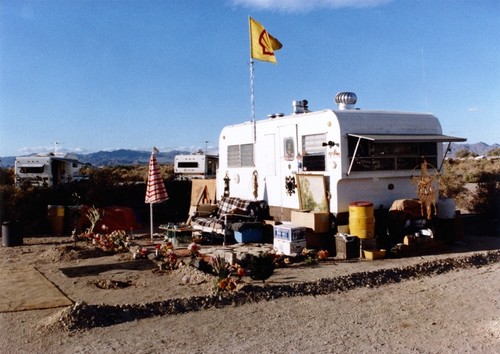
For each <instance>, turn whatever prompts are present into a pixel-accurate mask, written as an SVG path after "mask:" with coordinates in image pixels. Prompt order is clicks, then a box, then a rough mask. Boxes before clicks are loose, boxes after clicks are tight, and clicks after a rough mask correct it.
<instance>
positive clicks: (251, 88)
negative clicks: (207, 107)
mask: <svg viewBox="0 0 500 354" xmlns="http://www.w3.org/2000/svg"><path fill="white" fill-rule="evenodd" d="M248 36H249V39H250V106H251V110H252V125H253V142H254V143H255V140H256V136H257V133H256V127H255V94H254V75H253V64H254V61H253V58H252V45H253V42H252V25H251V17H250V16H248Z"/></svg>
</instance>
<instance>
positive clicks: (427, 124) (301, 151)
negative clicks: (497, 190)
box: [217, 92, 466, 221]
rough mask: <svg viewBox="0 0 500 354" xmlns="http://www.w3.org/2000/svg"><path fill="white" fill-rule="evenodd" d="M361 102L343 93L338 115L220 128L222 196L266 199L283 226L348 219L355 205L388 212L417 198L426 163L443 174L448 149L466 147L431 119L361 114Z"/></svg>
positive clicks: (302, 115)
mask: <svg viewBox="0 0 500 354" xmlns="http://www.w3.org/2000/svg"><path fill="white" fill-rule="evenodd" d="M356 100H357V98H356V95H355V94H354V93H350V92H343V93H339V94H337V96H336V97H335V101H336V103H337V104H338V109H326V110H321V111H314V112H312V111H309V109H308V107H307V101H305V100H304V101H294V112H293V114H291V115H288V116H284V115H283V114H276V115H270V116H268V119H265V120H259V121H255V122H246V123H242V124H237V125H231V126H226V127H225V128H223V130H222V132H221V134H220V140H219V172H218V175H217V191H218V196H219V197H220V196H221V195H222V194H223V193H224V194H225V195H230V196H233V197H240V198H246V199H264V200H266V201H267V202H268V204H269V206H270V212H271V215H272V216H273V217H274V218H275V220H279V221H289V220H290V214H291V210H300V209H302V210H306V209H307V210H313V211H328V212H330V213H333V214H334V215H337V214H339V213H346V212H348V210H349V204H350V203H352V202H355V201H370V202H372V203H373V205H374V207H375V208H379V207H383V208H389V207H390V206H391V204H392V203H393V201H394V200H397V199H406V198H416V197H417V192H416V187H415V185H414V184H413V183H412V178H411V177H412V175H419V173H420V171H419V168H420V165H421V163H422V162H423V160H425V161H426V162H427V163H429V164H431V165H432V166H435V167H436V170H439V169H440V168H441V165H442V161H443V160H444V154H443V143H451V142H458V141H465V140H466V139H463V138H457V137H452V136H446V135H443V134H442V130H441V125H440V123H439V121H438V119H437V118H436V117H435V116H433V115H432V114H428V113H404V112H388V111H372V110H360V109H356V108H354V105H355V103H356ZM448 146H449V144H448ZM446 151H447V149H446ZM429 172H432V170H431V169H430V170H429ZM434 173H435V171H434ZM297 185H298V186H299V187H300V188H297Z"/></svg>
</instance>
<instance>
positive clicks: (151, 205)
mask: <svg viewBox="0 0 500 354" xmlns="http://www.w3.org/2000/svg"><path fill="white" fill-rule="evenodd" d="M149 224H150V225H151V226H150V229H151V243H153V203H149Z"/></svg>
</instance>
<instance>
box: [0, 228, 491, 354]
mask: <svg viewBox="0 0 500 354" xmlns="http://www.w3.org/2000/svg"><path fill="white" fill-rule="evenodd" d="M83 254H84V253H81V252H80V253H77V252H76V253H75V252H74V250H72V242H71V240H70V238H69V237H32V238H25V239H24V243H23V245H22V246H16V247H1V248H0V266H1V267H2V271H3V272H4V273H3V274H8V273H9V272H14V271H15V270H19V269H28V268H29V269H35V270H36V271H37V272H38V273H39V274H41V275H43V277H44V278H45V279H46V280H48V282H50V283H51V284H52V285H53V286H54V287H55V288H57V289H58V290H59V291H60V292H61V293H62V294H63V295H64V297H65V298H66V299H68V300H69V302H70V304H69V305H65V306H57V307H53V308H34V309H30V310H22V311H3V312H1V313H0V328H1V334H0V352H1V353H115V352H118V353H164V352H173V353H219V352H227V353H248V352H257V351H258V352H261V353H345V352H383V353H387V352H399V353H437V352H439V353H457V352H460V353H494V352H500V296H499V295H498V294H500V237H498V235H496V236H495V235H494V236H489V237H482V236H478V235H474V234H468V235H466V236H465V238H464V239H463V240H461V241H460V242H458V243H456V244H455V245H453V246H450V247H448V248H447V249H443V250H440V252H439V253H437V254H430V255H419V256H413V257H405V258H397V259H383V260H375V261H368V260H363V259H360V260H348V261H341V260H336V259H333V258H331V259H328V260H327V261H325V262H321V263H318V264H316V265H312V266H295V267H294V266H290V267H286V268H278V269H276V271H275V274H274V275H273V276H272V277H271V278H270V279H269V280H268V282H267V283H266V285H262V283H260V282H257V281H252V280H251V279H244V281H245V282H246V286H247V287H248V289H249V290H245V289H242V290H241V291H242V293H243V295H240V296H236V297H233V298H230V297H229V300H227V299H224V295H222V296H218V295H214V289H213V279H212V278H211V276H209V275H207V274H205V273H203V272H200V271H198V270H196V269H194V268H192V267H184V268H181V269H178V270H175V271H165V272H160V271H158V270H157V269H151V268H145V269H139V268H137V269H117V268H112V267H111V268H109V269H108V270H106V271H102V272H100V273H82V274H79V275H78V276H68V274H70V273H68V269H69V270H72V269H87V268H85V266H96V265H100V266H103V265H109V264H116V263H122V262H128V261H130V260H131V257H130V254H128V253H126V254H118V255H114V256H103V257H97V256H99V254H87V255H86V256H83ZM61 269H66V274H64V272H62V271H61ZM103 269H104V268H103ZM119 284H121V285H122V286H113V285H119ZM4 291H6V290H5V289H4ZM18 292H19V296H21V295H22V292H23V288H22V287H19V289H18ZM24 295H26V294H24ZM15 296H16V295H13V297H15ZM30 296H31V297H36V296H37V295H36V294H35V293H33V294H28V297H30ZM179 299H180V300H179ZM183 299H184V300H186V299H187V300H186V301H184V300H183ZM190 299H195V300H196V301H198V302H202V303H205V306H201V307H198V308H196V307H192V308H191V309H190V308H189V306H188V305H186V303H187V304H189V302H188V300H190ZM172 300H174V302H173V303H172V302H168V301H172ZM175 301H177V302H175ZM183 301H184V302H183ZM193 301H194V300H193ZM172 304H174V305H172ZM179 304H180V305H179ZM207 304H209V305H207ZM168 306H171V307H170V308H168ZM34 307H37V306H36V305H35V306H34ZM39 307H43V306H39ZM172 308H174V310H175V311H172ZM85 309H87V310H88V309H92V310H91V311H90V310H88V312H85ZM117 309H118V310H117ZM78 311H81V313H83V314H84V316H87V318H86V319H85V320H86V321H87V322H85V321H84V322H85V325H84V326H78V323H71V321H72V320H75V319H77V318H78V316H77V314H78ZM107 311H109V312H107ZM117 311H118V312H117ZM148 311H150V315H144V313H145V312H146V313H147V312H148ZM124 312H128V313H129V316H128V317H126V318H125V317H123V313H124ZM69 313H71V314H72V316H73V317H71V316H69V315H68V314H69ZM135 313H137V314H140V316H138V317H137V318H134V316H133V314H135ZM75 314H76V315H75ZM130 314H132V316H130ZM120 316H121V317H120ZM72 325H73V326H72Z"/></svg>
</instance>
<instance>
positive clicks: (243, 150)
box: [227, 144, 254, 167]
mask: <svg viewBox="0 0 500 354" xmlns="http://www.w3.org/2000/svg"><path fill="white" fill-rule="evenodd" d="M227 166H228V167H252V166H254V161H253V144H241V145H229V146H228V147H227Z"/></svg>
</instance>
